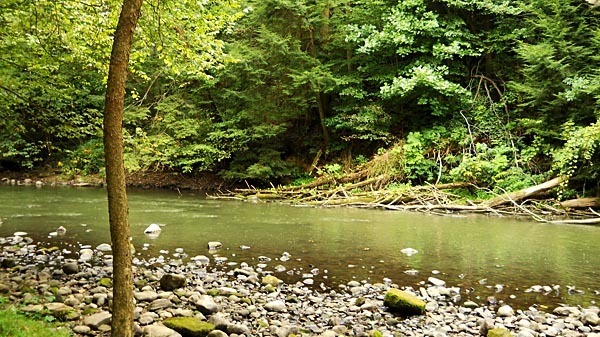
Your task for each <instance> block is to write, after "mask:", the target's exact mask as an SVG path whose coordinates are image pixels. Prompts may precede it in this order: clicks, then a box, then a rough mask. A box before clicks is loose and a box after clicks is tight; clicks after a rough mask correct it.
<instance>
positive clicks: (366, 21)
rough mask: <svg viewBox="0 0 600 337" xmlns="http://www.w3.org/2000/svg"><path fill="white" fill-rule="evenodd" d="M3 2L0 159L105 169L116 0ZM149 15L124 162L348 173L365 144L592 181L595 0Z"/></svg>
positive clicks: (466, 169) (334, 5)
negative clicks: (589, 0) (590, 1)
mask: <svg viewBox="0 0 600 337" xmlns="http://www.w3.org/2000/svg"><path fill="white" fill-rule="evenodd" d="M0 8H1V9H2V10H1V11H0V53H1V54H0V55H2V56H0V160H8V161H11V162H16V163H18V164H19V165H20V166H21V167H23V168H27V169H29V168H35V167H37V166H40V165H43V164H44V163H47V162H50V164H54V165H57V163H58V164H59V165H62V169H63V171H64V173H66V174H69V175H76V174H84V175H85V174H96V173H99V174H103V172H102V168H101V167H102V165H103V164H102V160H103V159H102V157H101V156H100V155H99V154H100V153H101V143H100V142H99V135H100V133H101V132H100V130H101V124H100V118H101V111H102V104H103V99H104V97H103V92H104V86H105V81H106V70H107V67H106V66H107V64H108V63H107V60H108V57H109V46H110V41H111V35H110V34H111V33H112V28H113V27H114V24H115V22H116V12H117V9H118V1H116V0H92V1H87V2H85V3H82V2H75V3H73V2H68V1H64V0H60V1H49V0H40V1H37V2H36V3H35V4H34V3H30V2H23V1H18V0H8V1H4V2H3V3H2V5H0ZM142 12H143V13H144V15H143V16H142V18H141V21H140V23H139V26H138V31H137V32H136V40H135V41H134V46H133V52H132V55H131V60H132V68H131V73H130V74H129V76H130V78H129V81H128V83H129V84H128V87H127V102H126V103H127V106H126V109H125V112H124V113H125V121H124V122H125V124H124V126H125V131H124V137H125V144H126V149H125V158H124V160H125V165H126V168H127V170H128V171H130V172H133V171H144V170H167V171H178V172H183V173H186V174H202V173H203V172H206V171H212V172H215V173H217V174H219V175H220V176H221V177H224V178H225V179H229V180H232V181H237V182H240V181H243V180H249V181H251V182H254V183H256V184H268V183H271V182H273V183H277V182H286V181H293V180H294V179H299V177H306V175H307V172H309V171H311V170H312V169H314V168H313V167H312V166H313V165H316V166H317V167H319V168H321V171H322V173H323V174H334V175H339V174H343V172H341V168H340V169H339V170H338V169H336V163H341V162H351V160H350V158H355V160H354V164H356V165H364V166H362V167H361V169H366V170H367V171H368V172H369V176H370V177H374V176H377V175H379V174H387V175H389V176H390V177H393V179H394V181H397V182H398V183H399V184H403V183H410V184H417V183H424V182H429V183H433V182H451V181H469V182H473V183H476V184H479V185H482V186H486V187H490V188H497V189H504V190H514V189H518V188H520V187H523V186H525V185H528V184H533V183H535V182H539V181H538V179H539V180H542V179H545V178H547V175H548V174H565V175H568V176H569V178H570V179H569V186H568V187H569V188H571V189H574V190H576V191H577V192H578V193H579V192H582V193H583V190H586V192H585V193H593V192H590V190H594V189H595V190H598V186H595V185H594V182H595V181H598V180H600V179H598V169H597V167H598V163H599V160H600V159H599V158H598V150H597V145H596V144H597V142H596V139H597V136H598V134H597V128H598V127H597V124H598V117H599V115H598V111H599V104H600V69H599V68H598V67H597V66H596V65H597V64H598V62H600V27H599V23H600V20H599V18H600V17H599V16H598V13H599V9H598V8H591V7H590V6H587V4H586V3H585V2H584V1H567V0H549V1H542V0H526V1H520V2H515V1H504V0H475V1H465V0H435V1H434V0H409V1H400V2H398V1H387V0H384V1H364V0H358V1H349V0H340V1H330V0H316V1H306V0H300V1H288V0H267V1H257V0H246V1H225V0H218V1H210V2H207V1H200V2H198V1H190V0H183V1H179V2H177V1H173V0H167V1H158V0H150V1H146V2H145V3H144V7H143V10H142ZM594 137H596V138H594ZM380 149H383V150H382V151H380ZM341 158H347V160H342V159H341ZM367 158H372V159H371V160H367ZM315 160H316V162H314V161H315ZM313 162H314V163H313ZM344 169H346V167H345V168H344ZM334 171H335V172H334ZM523 177H525V178H523ZM592 185H594V186H592ZM565 188H566V186H565ZM580 194H581V193H580Z"/></svg>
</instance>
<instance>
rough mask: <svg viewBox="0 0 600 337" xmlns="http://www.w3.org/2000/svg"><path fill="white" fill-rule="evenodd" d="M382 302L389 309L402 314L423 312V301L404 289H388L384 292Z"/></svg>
mask: <svg viewBox="0 0 600 337" xmlns="http://www.w3.org/2000/svg"><path fill="white" fill-rule="evenodd" d="M383 304H384V305H385V306H386V307H388V309H389V311H392V312H395V313H397V314H399V315H402V316H413V315H421V314H423V313H424V312H425V302H424V301H422V300H420V299H419V298H417V297H416V296H415V295H412V294H410V293H408V292H406V291H402V290H399V289H390V290H388V291H387V293H386V294H385V298H384V299H383Z"/></svg>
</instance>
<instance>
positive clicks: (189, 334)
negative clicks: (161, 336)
mask: <svg viewBox="0 0 600 337" xmlns="http://www.w3.org/2000/svg"><path fill="white" fill-rule="evenodd" d="M163 324H164V325H165V326H166V327H168V328H170V329H173V330H175V331H177V332H179V333H180V334H181V335H182V336H183V337H205V336H206V335H208V334H209V333H210V332H211V331H213V330H214V329H215V326H214V325H213V324H211V323H209V322H204V321H201V320H199V319H197V318H195V317H171V318H167V319H165V320H164V321H163Z"/></svg>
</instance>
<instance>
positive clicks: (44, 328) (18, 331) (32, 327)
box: [0, 307, 72, 337]
mask: <svg viewBox="0 0 600 337" xmlns="http://www.w3.org/2000/svg"><path fill="white" fill-rule="evenodd" d="M71 336H72V335H71V332H70V329H68V328H66V327H62V328H61V327H59V326H57V325H52V324H48V323H46V322H42V321H39V320H35V319H33V318H29V317H27V316H24V315H22V314H19V313H18V311H17V310H16V309H15V308H14V307H7V308H4V309H1V310H0V337H71Z"/></svg>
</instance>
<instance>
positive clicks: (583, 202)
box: [560, 198, 600, 208]
mask: <svg viewBox="0 0 600 337" xmlns="http://www.w3.org/2000/svg"><path fill="white" fill-rule="evenodd" d="M560 205H561V206H562V207H564V208H588V207H592V208H598V207H600V198H579V199H571V200H565V201H563V202H561V203H560Z"/></svg>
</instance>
